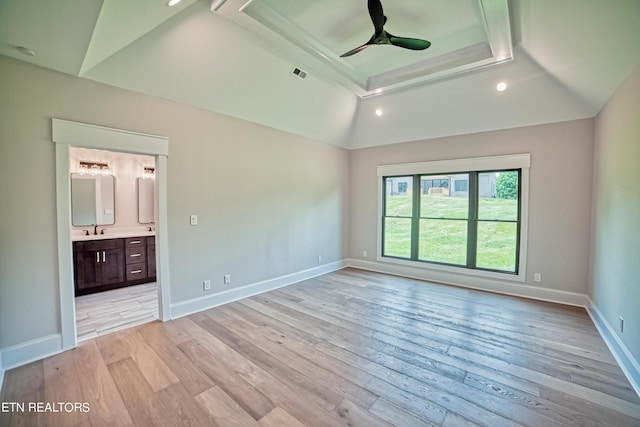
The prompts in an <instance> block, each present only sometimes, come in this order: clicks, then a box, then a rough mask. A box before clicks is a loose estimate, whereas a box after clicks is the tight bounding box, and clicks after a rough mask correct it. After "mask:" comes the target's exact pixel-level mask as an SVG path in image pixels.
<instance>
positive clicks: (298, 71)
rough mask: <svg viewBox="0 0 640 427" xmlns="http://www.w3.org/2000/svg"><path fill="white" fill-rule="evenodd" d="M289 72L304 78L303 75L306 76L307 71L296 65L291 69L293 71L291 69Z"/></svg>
mask: <svg viewBox="0 0 640 427" xmlns="http://www.w3.org/2000/svg"><path fill="white" fill-rule="evenodd" d="M291 73H292V74H293V75H294V76H298V77H300V78H301V79H304V78H305V77H307V72H306V71H302V70H301V69H300V68H298V67H296V68H294V69H293V71H291Z"/></svg>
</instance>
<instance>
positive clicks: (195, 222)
mask: <svg viewBox="0 0 640 427" xmlns="http://www.w3.org/2000/svg"><path fill="white" fill-rule="evenodd" d="M189 220H190V221H191V225H198V215H191V217H190V218H189Z"/></svg>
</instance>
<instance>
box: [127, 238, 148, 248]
mask: <svg viewBox="0 0 640 427" xmlns="http://www.w3.org/2000/svg"><path fill="white" fill-rule="evenodd" d="M124 242H125V243H124V245H125V247H127V248H136V247H142V246H147V240H146V237H129V238H128V239H124Z"/></svg>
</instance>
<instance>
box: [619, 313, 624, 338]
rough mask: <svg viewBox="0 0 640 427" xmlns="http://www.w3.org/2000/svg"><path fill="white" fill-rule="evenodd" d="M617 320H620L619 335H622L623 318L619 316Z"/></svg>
mask: <svg viewBox="0 0 640 427" xmlns="http://www.w3.org/2000/svg"><path fill="white" fill-rule="evenodd" d="M619 319H620V333H621V334H623V333H624V318H623V317H622V316H620V317H619Z"/></svg>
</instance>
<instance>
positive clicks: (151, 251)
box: [147, 236, 156, 280]
mask: <svg viewBox="0 0 640 427" xmlns="http://www.w3.org/2000/svg"><path fill="white" fill-rule="evenodd" d="M147 277H149V279H150V280H156V238H155V236H149V237H147Z"/></svg>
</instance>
